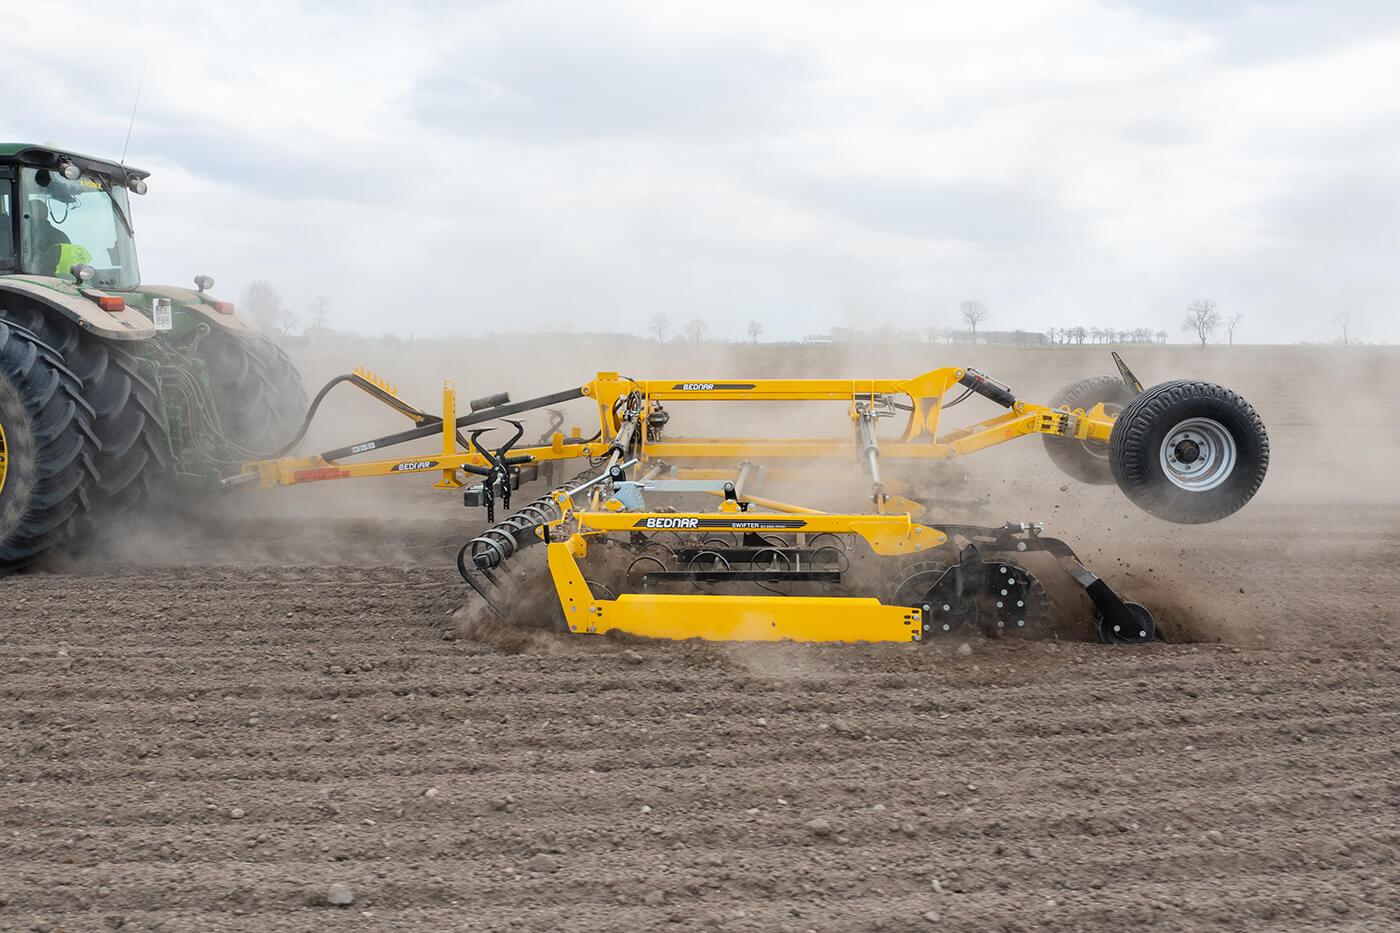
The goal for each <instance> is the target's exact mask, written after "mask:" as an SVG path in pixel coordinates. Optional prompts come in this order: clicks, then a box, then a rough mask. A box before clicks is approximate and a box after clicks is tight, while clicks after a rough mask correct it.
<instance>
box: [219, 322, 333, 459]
mask: <svg viewBox="0 0 1400 933" xmlns="http://www.w3.org/2000/svg"><path fill="white" fill-rule="evenodd" d="M197 355H198V356H199V358H200V359H202V360H203V361H204V363H205V365H206V366H207V367H208V371H209V382H210V387H211V388H212V389H213V391H214V402H215V404H216V405H217V406H218V411H219V423H220V426H221V428H222V431H223V434H224V437H225V438H227V439H228V440H229V441H231V442H232V443H233V444H235V445H237V447H238V448H240V451H239V453H241V454H242V455H243V456H245V457H247V458H248V459H258V458H260V457H265V456H269V455H272V454H275V453H277V452H278V451H280V450H281V449H282V448H283V447H284V446H285V445H286V444H287V443H289V442H290V441H291V440H292V438H294V437H295V436H296V434H297V431H298V430H300V428H301V425H302V421H303V419H304V418H305V417H306V408H307V404H308V402H307V397H306V390H305V389H304V388H303V387H302V384H301V374H300V373H298V372H297V368H296V366H295V365H293V364H292V361H291V359H290V358H289V357H288V356H287V353H286V351H284V350H283V349H282V348H281V347H279V346H278V345H277V344H275V343H273V342H272V340H270V339H269V338H267V337H266V336H264V335H262V334H254V335H252V336H248V337H243V336H239V335H236V334H231V333H227V332H224V331H214V332H213V333H210V334H207V335H206V336H204V337H203V338H202V339H201V340H200V342H199V349H198V351H197Z"/></svg>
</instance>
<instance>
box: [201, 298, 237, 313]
mask: <svg viewBox="0 0 1400 933" xmlns="http://www.w3.org/2000/svg"><path fill="white" fill-rule="evenodd" d="M204 303H205V304H207V305H208V306H209V307H211V308H213V309H214V310H215V311H217V312H219V313H220V314H232V313H233V302H231V301H215V300H214V299H212V298H209V299H206V300H205V302H204Z"/></svg>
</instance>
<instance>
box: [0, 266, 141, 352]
mask: <svg viewBox="0 0 1400 933" xmlns="http://www.w3.org/2000/svg"><path fill="white" fill-rule="evenodd" d="M7 294H9V295H16V296H18V297H19V298H21V299H22V300H25V301H28V302H30V303H35V304H40V305H43V306H44V307H45V308H48V309H51V310H52V311H53V312H54V313H55V314H60V315H62V316H63V317H65V318H67V319H68V320H70V321H72V322H73V323H74V324H77V325H78V326H79V327H80V328H82V329H83V330H85V331H88V332H89V333H92V334H96V335H97V336H98V337H102V338H104V339H106V340H146V339H149V338H151V337H154V336H155V333H156V329H155V325H153V324H152V323H151V322H150V321H149V320H148V319H147V318H146V316H145V315H144V314H142V313H141V312H140V310H139V309H137V308H133V307H131V306H130V305H128V306H127V307H125V308H123V309H122V310H121V311H103V310H102V309H101V308H99V307H98V306H97V302H96V301H94V300H93V298H95V297H103V296H107V295H112V296H113V297H118V298H120V297H122V293H120V292H115V293H113V292H104V291H100V290H98V289H95V288H89V287H87V286H83V287H82V291H79V290H78V286H77V285H74V284H70V283H68V282H65V281H63V280H62V279H58V278H54V277H52V276H46V275H5V276H0V305H3V304H4V303H5V298H6V295H7ZM89 295H90V296H93V298H90V297H88V296H89Z"/></svg>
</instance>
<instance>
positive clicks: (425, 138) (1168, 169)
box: [0, 0, 1400, 341]
mask: <svg viewBox="0 0 1400 933" xmlns="http://www.w3.org/2000/svg"><path fill="white" fill-rule="evenodd" d="M3 6H4V7H5V16H6V18H7V22H8V24H9V30H8V31H9V32H10V33H11V34H12V35H25V36H30V37H32V38H31V39H30V40H26V41H24V42H11V43H8V44H7V48H6V52H5V55H4V58H3V61H0V83H3V85H4V87H5V104H4V106H3V108H0V139H3V138H8V139H10V140H14V141H40V142H53V143H57V144H60V145H64V146H67V147H70V148H73V149H76V150H78V151H85V152H90V153H92V154H94V155H104V156H109V157H113V158H115V157H116V156H118V155H120V152H121V147H122V141H123V138H124V136H125V134H126V129H127V119H128V115H129V113H130V109H131V104H132V100H133V96H134V94H135V92H136V85H137V79H138V76H139V74H140V71H141V65H142V61H143V60H148V61H149V64H148V70H147V73H146V79H145V89H144V92H143V94H142V97H141V102H140V108H139V112H138V115H137V120H136V125H135V131H134V133H133V134H132V139H131V148H130V153H129V155H128V161H130V162H131V163H133V164H136V165H140V166H142V167H144V168H147V169H150V170H151V171H153V172H154V177H153V178H152V179H151V187H150V193H149V194H148V195H146V197H145V198H143V199H138V200H137V203H136V205H135V207H136V213H137V218H136V220H137V227H138V232H139V237H140V245H141V254H142V266H143V270H142V271H143V278H144V279H145V280H146V281H148V282H162V281H164V282H173V283H177V284H184V283H188V282H189V280H190V279H191V277H192V276H193V275H195V274H196V273H199V272H203V273H208V274H210V275H213V276H214V277H215V278H216V279H217V280H218V288H217V289H216V291H217V292H218V293H220V294H221V295H223V296H225V297H233V298H236V297H237V295H238V293H239V292H240V291H241V290H242V288H243V287H244V286H245V285H246V284H247V283H248V282H249V281H251V280H253V279H258V278H265V279H268V280H269V281H271V282H273V283H274V284H275V285H276V286H277V287H278V288H279V289H280V290H281V292H282V294H283V295H284V297H285V298H286V299H287V301H288V303H289V304H290V305H292V306H293V307H294V308H296V309H298V310H300V309H302V308H304V307H305V305H306V303H307V301H308V300H309V299H310V298H311V297H312V296H313V295H315V294H318V293H320V294H324V295H326V296H327V297H328V298H329V299H330V302H331V305H332V308H333V309H334V319H333V321H332V324H333V325H334V326H337V327H343V328H346V329H354V330H359V331H362V332H368V333H380V332H386V331H394V332H397V333H400V334H404V335H407V334H410V333H412V334H415V335H418V336H427V335H435V334H449V333H456V334H464V333H468V332H471V331H472V330H474V329H482V330H497V331H499V330H517V329H526V328H529V327H532V326H543V327H560V326H564V325H570V326H572V327H573V329H575V330H609V329H615V330H636V331H639V332H640V331H642V330H643V329H644V327H645V324H646V321H647V320H648V319H649V318H650V317H651V316H652V315H653V314H655V313H656V312H658V311H661V312H665V313H666V314H667V315H668V316H669V317H670V319H671V320H672V321H673V322H675V323H676V325H677V327H679V325H680V324H682V323H683V322H684V321H686V320H687V319H689V318H692V317H695V316H704V317H707V318H709V320H710V321H711V325H712V326H711V335H712V336H716V337H725V336H733V337H739V336H740V335H741V333H742V331H743V328H744V326H745V324H746V323H747V322H748V321H749V320H750V319H757V320H759V321H761V322H762V323H763V324H764V326H765V328H766V331H767V334H768V335H769V336H772V337H779V336H801V335H804V334H809V333H816V332H822V331H826V330H827V329H829V328H830V327H832V326H833V325H848V326H849V325H852V324H855V325H858V326H865V325H869V324H871V323H876V322H889V323H893V324H897V325H903V326H918V327H923V326H948V325H952V324H954V323H956V319H957V305H958V303H959V302H960V301H962V300H964V299H967V298H979V299H981V300H982V301H984V302H985V303H986V304H987V306H988V307H989V308H990V309H991V319H990V320H989V321H988V323H987V325H986V326H989V327H996V328H1006V329H1010V328H1015V327H1021V328H1033V329H1044V328H1046V327H1050V326H1059V325H1073V324H1084V325H1087V326H1093V325H1114V326H1117V327H1119V328H1132V327H1143V326H1145V327H1150V328H1152V329H1154V330H1156V329H1158V328H1162V329H1166V330H1169V331H1171V332H1172V335H1173V339H1174V340H1175V339H1185V335H1184V334H1182V333H1181V331H1180V318H1181V316H1182V313H1181V312H1182V308H1183V307H1184V306H1185V304H1186V303H1187V302H1188V301H1189V300H1191V299H1193V298H1197V297H1210V298H1214V299H1215V300H1216V301H1218V302H1219V303H1220V306H1221V309H1222V311H1225V312H1227V313H1228V312H1234V311H1240V312H1243V313H1244V314H1245V319H1244V323H1243V324H1242V325H1241V328H1240V332H1239V335H1240V337H1241V338H1242V339H1244V340H1247V341H1265V340H1284V341H1293V340H1310V339H1316V340H1323V339H1331V338H1332V337H1333V336H1334V333H1335V330H1336V328H1335V326H1334V325H1333V324H1332V323H1331V322H1332V318H1333V316H1334V315H1335V314H1336V313H1337V312H1338V311H1339V310H1350V311H1351V312H1352V315H1353V319H1354V321H1355V323H1354V325H1353V330H1354V332H1355V333H1356V334H1357V335H1359V336H1360V337H1361V338H1362V339H1367V340H1389V341H1393V340H1396V339H1400V261H1397V257H1396V255H1395V254H1396V251H1397V244H1400V236H1397V234H1400V4H1397V3H1393V2H1390V0H1374V2H1345V0H1333V2H1301V0H1300V2H1274V3H1236V2H1229V0H1143V2H1129V0H1123V2H1109V0H1102V2H1089V0H1079V2H1074V0H1064V2H1060V0H1028V2H1019V3H1018V2H995V0H985V2H980V3H970V2H965V0H964V2H957V3H939V2H920V3H909V4H898V3H886V4H882V3H871V2H864V3H835V2H832V3H817V2H811V0H794V2H788V0H766V2H761V3H755V2H752V0H746V2H730V0H706V2H704V3H694V4H691V3H680V2H656V0H651V2H622V0H603V2H587V3H581V2H563V0H560V2H518V3H506V2H500V3H495V2H478V3H456V4H446V3H436V2H416V3H415V2H406V0H400V2H395V3H383V2H368V0H364V2H361V0H305V2H301V3H291V2H280V0H279V2H274V0H240V2H238V3H231V2H205V3H200V2H189V0H166V2H144V0H142V2H131V3H124V4H121V5H120V6H119V7H111V8H110V9H108V12H107V13H106V14H104V15H103V16H101V17H97V18H92V17H85V16H82V15H77V14H74V15H73V16H72V17H71V18H69V19H67V20H65V19H64V15H63V14H62V13H61V12H59V11H58V8H56V7H53V6H52V5H48V6H45V5H42V4H32V3H29V4H11V3H5V4H4V5H3ZM447 7H452V8H453V11H452V12H444V9H443V8H447Z"/></svg>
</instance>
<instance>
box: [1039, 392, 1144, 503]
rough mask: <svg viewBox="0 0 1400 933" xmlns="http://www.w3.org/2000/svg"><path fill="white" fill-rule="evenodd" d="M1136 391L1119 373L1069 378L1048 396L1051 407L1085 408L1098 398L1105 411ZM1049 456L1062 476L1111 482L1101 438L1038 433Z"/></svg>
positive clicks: (1094, 482)
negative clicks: (1050, 396) (1080, 438)
mask: <svg viewBox="0 0 1400 933" xmlns="http://www.w3.org/2000/svg"><path fill="white" fill-rule="evenodd" d="M1136 396H1137V393H1136V392H1134V391H1133V390H1132V389H1130V388H1128V385H1127V383H1125V382H1124V381H1123V377H1122V376H1090V377H1089V378H1088V379H1080V380H1079V381H1078V382H1071V383H1070V384H1069V385H1067V386H1065V387H1064V388H1063V389H1061V390H1060V391H1059V392H1056V393H1055V395H1054V397H1053V398H1051V399H1050V407H1051V408H1062V407H1063V408H1068V409H1070V410H1071V411H1073V410H1075V409H1076V408H1082V409H1084V410H1085V411H1088V410H1089V409H1091V408H1093V407H1094V406H1095V405H1097V404H1099V403H1100V402H1103V403H1104V409H1105V411H1107V412H1108V413H1109V414H1116V413H1118V412H1120V411H1121V410H1122V409H1123V408H1125V407H1127V405H1128V404H1129V403H1130V402H1132V400H1133V399H1134V398H1135V397H1136ZM1040 439H1041V441H1043V442H1044V444H1045V452H1046V453H1047V454H1049V455H1050V460H1051V462H1052V463H1054V464H1055V466H1057V467H1059V468H1060V471H1061V472H1063V473H1064V474H1065V475H1066V476H1069V477H1070V478H1071V479H1076V480H1078V481H1079V482H1081V483H1088V484H1090V485H1093V486H1108V485H1111V484H1112V483H1113V468H1112V467H1111V466H1110V465H1109V462H1108V444H1107V443H1105V442H1104V441H1093V440H1083V441H1081V440H1079V439H1077V438H1072V437H1055V436H1053V435H1050V434H1042V435H1040Z"/></svg>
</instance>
